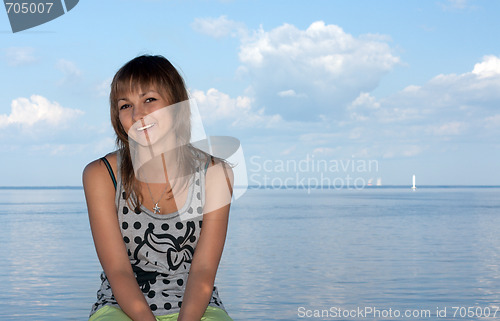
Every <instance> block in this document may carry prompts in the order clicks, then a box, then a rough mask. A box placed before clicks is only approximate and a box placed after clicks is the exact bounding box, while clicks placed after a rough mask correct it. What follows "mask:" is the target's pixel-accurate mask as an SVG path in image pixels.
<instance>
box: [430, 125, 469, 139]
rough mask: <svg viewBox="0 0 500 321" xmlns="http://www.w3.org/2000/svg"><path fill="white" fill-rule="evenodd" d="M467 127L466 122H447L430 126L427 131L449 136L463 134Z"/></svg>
mask: <svg viewBox="0 0 500 321" xmlns="http://www.w3.org/2000/svg"><path fill="white" fill-rule="evenodd" d="M466 128H467V124H465V123H464V122H459V121H452V122H447V123H444V124H440V125H437V126H430V127H429V128H428V131H429V132H430V133H431V134H433V135H437V136H451V135H460V134H463V132H464V130H465V129H466Z"/></svg>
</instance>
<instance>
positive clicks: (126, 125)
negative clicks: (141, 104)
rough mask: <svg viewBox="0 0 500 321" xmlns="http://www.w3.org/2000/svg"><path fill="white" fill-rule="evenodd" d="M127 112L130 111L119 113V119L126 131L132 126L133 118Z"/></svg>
mask: <svg viewBox="0 0 500 321" xmlns="http://www.w3.org/2000/svg"><path fill="white" fill-rule="evenodd" d="M127 114H128V113H126V112H121V113H120V114H119V115H118V119H119V120H120V124H121V125H122V127H123V129H124V130H125V132H128V130H129V129H130V127H131V126H132V119H131V118H130V117H127Z"/></svg>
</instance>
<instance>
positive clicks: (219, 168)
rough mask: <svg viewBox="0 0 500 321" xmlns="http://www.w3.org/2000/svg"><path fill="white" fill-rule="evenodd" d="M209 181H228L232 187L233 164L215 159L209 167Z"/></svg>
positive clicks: (207, 175) (207, 176)
mask: <svg viewBox="0 0 500 321" xmlns="http://www.w3.org/2000/svg"><path fill="white" fill-rule="evenodd" d="M206 178H207V183H209V182H210V183H220V182H223V183H225V182H227V183H228V184H230V186H231V187H232V185H233V182H234V174H233V169H232V168H231V165H230V164H228V163H227V162H224V161H222V160H220V159H215V160H214V162H211V163H210V165H209V166H208V168H207V174H206Z"/></svg>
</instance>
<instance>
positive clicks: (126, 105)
mask: <svg viewBox="0 0 500 321" xmlns="http://www.w3.org/2000/svg"><path fill="white" fill-rule="evenodd" d="M129 107H130V105H129V104H123V105H121V106H120V110H123V109H127V108H129Z"/></svg>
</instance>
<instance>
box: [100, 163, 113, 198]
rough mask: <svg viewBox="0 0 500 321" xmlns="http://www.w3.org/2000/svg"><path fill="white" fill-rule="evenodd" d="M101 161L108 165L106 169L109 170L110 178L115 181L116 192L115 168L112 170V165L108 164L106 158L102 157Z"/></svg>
mask: <svg viewBox="0 0 500 321" xmlns="http://www.w3.org/2000/svg"><path fill="white" fill-rule="evenodd" d="M100 159H101V160H102V161H103V162H104V164H105V165H106V168H107V169H108V173H109V176H110V177H111V180H112V181H113V185H114V186H115V190H116V177H115V173H113V168H111V164H110V163H109V162H108V160H107V159H106V157H101V158H100Z"/></svg>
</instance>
